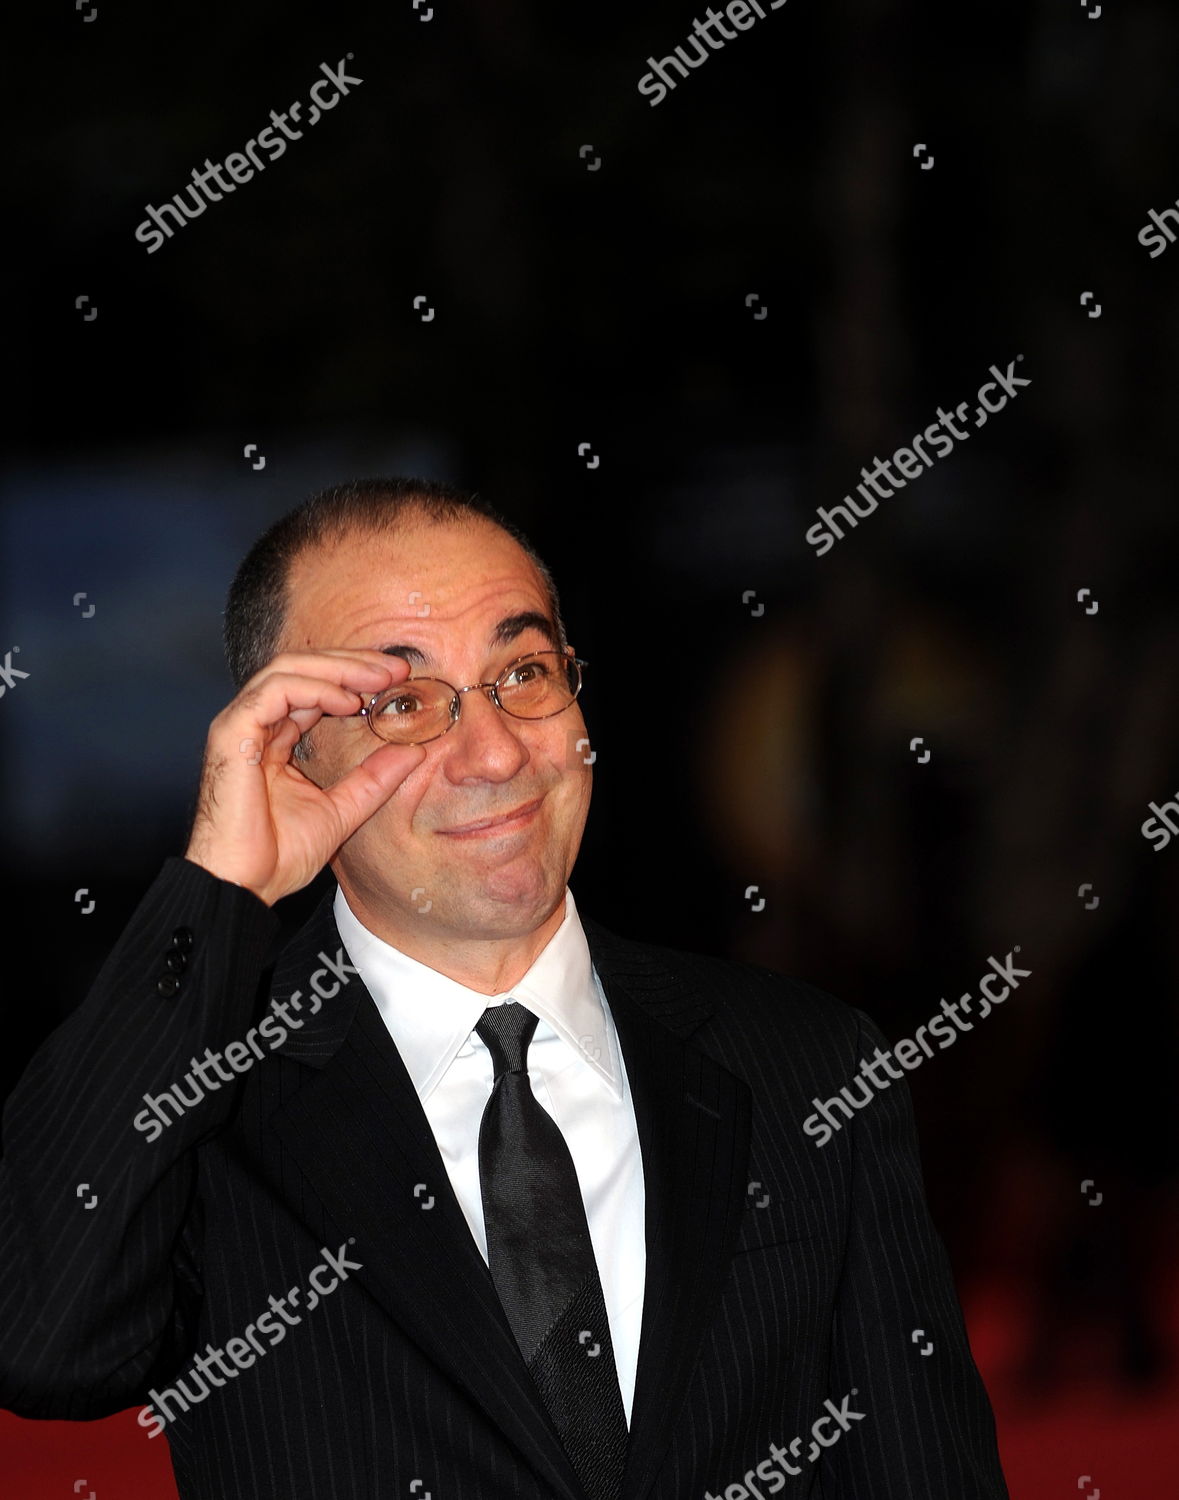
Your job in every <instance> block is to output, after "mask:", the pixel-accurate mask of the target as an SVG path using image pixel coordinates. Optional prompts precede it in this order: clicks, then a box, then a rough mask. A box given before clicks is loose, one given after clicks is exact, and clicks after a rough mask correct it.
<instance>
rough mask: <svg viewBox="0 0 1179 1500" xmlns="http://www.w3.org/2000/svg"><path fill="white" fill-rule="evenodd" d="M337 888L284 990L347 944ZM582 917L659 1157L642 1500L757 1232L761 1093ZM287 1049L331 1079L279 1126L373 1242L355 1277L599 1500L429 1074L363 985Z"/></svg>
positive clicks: (557, 1485) (637, 1470) (556, 1488)
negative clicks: (467, 1194) (732, 1272)
mask: <svg viewBox="0 0 1179 1500" xmlns="http://www.w3.org/2000/svg"><path fill="white" fill-rule="evenodd" d="M333 895H334V892H333V893H331V894H329V895H328V896H326V897H325V898H324V901H323V902H322V903H321V904H320V906H319V907H318V908H317V909H316V911H315V913H314V914H313V916H312V918H311V920H310V921H309V922H308V923H307V925H306V926H305V927H304V928H303V929H302V930H301V931H300V932H299V933H298V934H297V935H296V936H295V938H294V939H292V941H291V942H290V943H289V944H288V946H287V947H286V948H285V949H284V951H283V954H282V957H281V959H280V962H279V964H278V967H277V968H276V971H275V974H274V978H273V985H272V996H273V997H274V998H276V999H279V1000H285V999H289V997H290V996H291V995H292V994H295V993H301V994H302V996H303V997H306V996H307V991H308V987H309V981H310V976H311V974H312V973H314V972H315V971H316V970H317V969H320V968H322V964H323V959H322V957H321V955H327V956H328V957H334V956H335V955H336V954H337V952H338V950H340V948H341V944H340V938H339V933H338V931H337V929H336V924H335V920H334V917H333V915H332V906H331V903H332V896H333ZM582 925H583V928H584V929H585V933H586V938H587V941H588V942H589V945H590V954H591V957H592V959H593V962H594V967H595V968H596V969H597V971H598V974H599V976H600V978H601V980H602V984H603V988H604V989H605V992H606V997H607V1000H608V1002H609V1005H610V1010H611V1014H612V1015H613V1017H614V1022H615V1025H616V1027H617V1029H618V1035H619V1042H620V1045H621V1048H622V1053H623V1058H624V1060H625V1064H626V1071H627V1078H628V1080H629V1084H630V1089H631V1094H632V1098H633V1102H634V1109H635V1119H636V1123H637V1127H638V1134H639V1142H640V1148H641V1151H642V1157H643V1177H644V1185H645V1196H646V1214H645V1220H646V1222H645V1231H646V1246H647V1267H646V1283H645V1290H644V1298H643V1322H642V1335H641V1342H640V1346H639V1360H638V1372H637V1379H636V1386H635V1400H634V1408H633V1411H632V1414H631V1428H630V1440H629V1445H628V1454H627V1467H626V1477H625V1480H624V1486H623V1495H624V1497H625V1500H642V1497H643V1496H644V1495H645V1494H646V1493H647V1491H648V1490H649V1489H650V1487H651V1485H652V1484H653V1482H654V1480H655V1476H656V1474H657V1473H658V1470H659V1466H660V1464H661V1462H662V1460H663V1457H664V1455H665V1453H666V1450H667V1447H668V1444H669V1443H670V1441H671V1436H672V1430H673V1427H674V1424H675V1420H676V1417H677V1414H678V1412H679V1410H680V1408H681V1406H682V1404H683V1401H684V1398H685V1396H686V1394H687V1388H688V1383H689V1381H690V1379H691V1376H692V1372H693V1370H694V1369H695V1366H696V1362H697V1360H698V1357H699V1352H700V1347H701V1344H702V1342H703V1340H704V1337H705V1335H706V1332H707V1329H708V1327H709V1324H710V1321H711V1316H712V1313H713V1311H714V1309H715V1306H716V1303H717V1300H718V1298H719V1296H720V1290H721V1286H722V1284H723V1281H724V1278H725V1275H726V1273H727V1270H728V1266H729V1263H730V1260H731V1257H732V1248H733V1245H734V1242H735V1239H736V1236H737V1233H738V1230H739V1227H740V1222H741V1216H742V1212H743V1209H744V1203H745V1186H746V1177H747V1171H748V1159H749V1133H750V1094H749V1089H748V1086H747V1085H746V1084H745V1083H744V1082H743V1081H742V1080H740V1079H739V1078H737V1077H735V1076H734V1075H733V1074H732V1073H730V1072H728V1071H727V1070H726V1069H725V1068H723V1067H721V1066H720V1065H719V1064H718V1063H716V1062H714V1061H713V1060H712V1059H711V1058H710V1057H708V1056H707V1055H706V1054H705V1053H703V1052H701V1051H700V1050H699V1049H698V1048H696V1047H694V1046H692V1045H691V1044H690V1042H689V1041H688V1040H687V1038H688V1037H689V1036H690V1035H691V1033H692V1032H693V1031H695V1030H696V1029H697V1028H698V1027H699V1026H700V1025H701V1024H702V1023H703V1021H704V1020H706V1019H707V1017H708V1016H709V1014H710V1013H711V1007H710V1005H708V1004H707V1002H705V1001H703V1000H702V999H701V997H700V996H698V995H697V994H696V993H695V992H694V990H692V988H691V987H690V986H689V985H686V984H685V982H684V980H683V978H682V977H680V976H676V975H673V974H672V973H671V972H670V971H669V970H668V969H666V968H665V967H664V966H663V964H662V963H660V961H659V960H658V958H657V956H655V955H654V954H653V953H651V952H650V951H649V950H647V949H645V948H644V947H643V945H641V944H637V943H630V942H626V941H625V940H623V939H619V938H617V937H615V935H614V934H612V933H610V932H609V931H608V930H607V929H605V928H602V927H599V926H598V924H597V923H595V922H591V921H589V920H588V919H586V918H585V917H584V916H583V917H582ZM329 977H330V976H329ZM302 1004H303V1014H306V1013H307V1001H306V998H304V999H303V1001H302ZM277 1051H278V1052H279V1054H280V1055H282V1056H285V1057H287V1058H290V1059H292V1060H298V1061H299V1062H300V1063H303V1064H305V1065H307V1066H309V1067H311V1068H314V1069H315V1070H316V1073H315V1074H314V1076H312V1077H310V1078H309V1079H307V1078H306V1075H305V1074H304V1075H302V1076H303V1077H304V1079H305V1080H306V1081H304V1082H303V1084H302V1086H301V1087H298V1088H295V1089H289V1088H286V1089H284V1091H283V1093H284V1102H283V1103H282V1104H281V1105H280V1107H279V1108H278V1110H277V1111H276V1112H275V1113H274V1115H273V1116H272V1117H271V1124H272V1126H273V1128H274V1130H275V1131H276V1133H277V1134H278V1136H279V1138H280V1139H281V1140H282V1142H283V1144H284V1146H285V1147H286V1149H287V1150H288V1151H289V1153H290V1155H291V1156H292V1157H293V1158H294V1160H295V1162H296V1163H297V1165H298V1167H299V1168H300V1170H301V1171H302V1172H303V1173H304V1175H305V1176H306V1178H307V1180H308V1182H309V1183H310V1185H311V1187H312V1188H313V1189H314V1192H315V1193H316V1195H317V1196H318V1197H319V1199H320V1201H321V1202H322V1204H323V1205H324V1207H325V1208H326V1209H327V1210H328V1212H329V1214H330V1215H331V1217H332V1218H333V1220H334V1221H335V1222H336V1223H337V1224H338V1226H339V1229H340V1232H341V1234H342V1235H344V1237H345V1238H347V1237H353V1236H354V1237H355V1244H354V1245H353V1246H351V1248H350V1250H349V1254H350V1256H351V1257H352V1258H353V1259H356V1260H359V1261H361V1262H362V1268H361V1269H360V1270H359V1271H356V1272H354V1273H353V1279H354V1280H358V1281H360V1282H361V1283H362V1284H363V1285H364V1286H365V1288H366V1289H367V1290H368V1292H369V1293H370V1294H371V1295H372V1296H373V1298H374V1299H375V1300H376V1301H377V1302H378V1304H379V1305H380V1306H381V1307H382V1308H383V1309H384V1310H385V1312H386V1313H387V1314H388V1315H389V1316H390V1317H391V1318H393V1319H394V1321H395V1322H396V1323H397V1324H398V1325H399V1326H400V1327H401V1328H402V1329H403V1330H404V1331H405V1333H406V1334H407V1336H408V1337H410V1338H411V1339H412V1340H413V1341H414V1342H415V1343H416V1344H417V1345H418V1347H419V1348H420V1349H421V1350H422V1352H423V1353H424V1354H425V1355H426V1357H427V1358H429V1359H431V1360H432V1361H433V1362H434V1363H435V1364H436V1365H437V1366H438V1367H439V1368H440V1369H441V1370H442V1371H444V1373H445V1374H446V1375H447V1376H448V1377H449V1378H450V1379H451V1380H452V1381H453V1382H454V1383H455V1385H456V1386H458V1387H459V1388H460V1389H462V1390H464V1391H465V1392H466V1393H467V1394H468V1395H469V1397H470V1398H471V1399H472V1400H473V1401H474V1402H476V1403H477V1404H478V1406H479V1407H481V1408H482V1410H483V1411H484V1412H485V1413H486V1414H487V1416H488V1419H489V1420H490V1421H491V1422H492V1423H493V1424H494V1425H495V1427H496V1428H497V1429H498V1430H499V1431H500V1432H501V1433H502V1434H503V1436H504V1438H505V1439H506V1440H507V1441H508V1442H510V1443H511V1444H512V1446H513V1447H514V1448H515V1449H516V1451H517V1452H518V1453H519V1455H520V1457H521V1459H522V1461H524V1462H525V1463H527V1464H528V1465H529V1466H530V1467H531V1468H532V1469H534V1470H535V1472H536V1473H537V1474H538V1476H539V1477H540V1479H541V1481H542V1482H543V1483H544V1484H545V1486H546V1487H547V1488H548V1489H549V1491H550V1492H551V1493H552V1494H553V1495H554V1496H555V1497H559V1500H584V1495H583V1492H582V1490H581V1488H580V1486H579V1484H578V1481H577V1478H576V1475H575V1473H574V1471H573V1469H572V1467H571V1465H570V1464H569V1460H568V1458H567V1456H566V1454H565V1451H564V1449H563V1448H562V1446H561V1443H560V1441H559V1439H558V1437H557V1435H556V1432H555V1431H554V1429H553V1427H552V1424H551V1422H550V1420H549V1418H548V1415H547V1413H546V1412H545V1410H544V1407H543V1405H542V1404H541V1401H540V1398H539V1395H538V1394H537V1391H536V1388H535V1386H534V1385H533V1383H532V1380H531V1378H530V1377H529V1375H528V1371H527V1369H526V1367H525V1365H524V1363H523V1360H522V1359H521V1358H520V1354H519V1351H518V1349H517V1347H516V1343H515V1340H514V1338H513V1337H512V1333H511V1329H510V1328H509V1326H508V1323H507V1320H506V1318H505V1317H504V1313H503V1309H502V1307H501V1305H500V1301H499V1297H498V1295H497V1294H496V1291H495V1286H494V1283H493V1282H492V1280H491V1274H490V1272H489V1271H488V1269H487V1266H486V1263H485V1262H484V1260H483V1257H482V1256H481V1255H480V1253H479V1250H478V1247H477V1245H476V1244H475V1241H474V1239H473V1237H472V1235H471V1232H470V1228H469V1227H468V1225H467V1221H466V1219H465V1217H464V1216H463V1212H462V1210H461V1208H460V1207H459V1204H458V1201H457V1199H456V1198H455V1196H454V1193H453V1190H452V1189H451V1187H450V1182H449V1179H448V1177H447V1173H446V1168H445V1165H444V1164H443V1161H442V1157H441V1155H440V1153H439V1151H438V1147H437V1144H436V1142H435V1140H434V1136H433V1132H432V1131H431V1129H430V1126H429V1122H428V1120H427V1119H426V1115H425V1112H424V1110H423V1109H422V1106H421V1102H420V1100H419V1099H418V1097H417V1093H416V1090H415V1089H414V1086H413V1082H412V1080H411V1079H410V1077H409V1074H408V1072H407V1071H406V1068H405V1065H404V1063H403V1062H402V1060H401V1056H400V1054H399V1053H398V1051H397V1048H396V1046H395V1045H394V1043H393V1041H392V1039H391V1038H390V1036H389V1033H388V1031H387V1030H386V1028H385V1025H384V1023H383V1021H382V1020H381V1018H380V1014H379V1012H378V1010H377V1008H376V1005H375V1003H374V1001H373V999H372V997H371V995H370V994H369V992H368V990H367V989H366V987H365V985H364V983H363V981H362V980H361V979H360V978H359V976H357V975H352V976H351V977H350V979H349V981H348V983H347V984H345V985H344V986H342V988H341V990H340V992H339V994H338V995H337V996H335V997H334V998H333V999H330V1000H326V1001H324V1002H323V1004H322V1006H321V1007H320V1008H319V1009H318V1011H317V1013H316V1014H314V1015H307V1019H306V1021H305V1024H304V1025H303V1027H302V1028H301V1029H300V1030H297V1031H293V1032H292V1033H291V1035H290V1036H288V1038H287V1039H286V1041H285V1042H284V1043H283V1044H282V1045H281V1046H280V1047H279V1048H278V1049H277ZM287 1197H288V1201H291V1202H292V1206H293V1207H295V1208H296V1211H298V1203H297V1200H295V1199H294V1198H293V1197H292V1195H290V1194H289V1193H288V1194H287ZM431 1200H432V1201H431ZM333 1248H334V1247H333Z"/></svg>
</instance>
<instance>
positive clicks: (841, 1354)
mask: <svg viewBox="0 0 1179 1500" xmlns="http://www.w3.org/2000/svg"><path fill="white" fill-rule="evenodd" d="M855 1015H856V1017H857V1019H858V1020H859V1022H860V1034H859V1038H858V1043H857V1051H856V1054H855V1057H856V1061H855V1063H854V1064H853V1065H852V1066H853V1067H854V1068H855V1069H857V1070H858V1068H859V1060H860V1059H861V1058H870V1057H872V1056H873V1049H875V1048H877V1047H879V1048H881V1049H885V1050H887V1046H888V1044H887V1042H886V1041H885V1039H884V1037H883V1035H882V1034H881V1033H880V1031H879V1030H878V1028H877V1027H876V1026H875V1025H874V1023H873V1022H872V1021H870V1020H869V1019H868V1017H867V1016H865V1015H863V1014H862V1013H860V1012H858V1011H857V1012H855ZM897 1071H899V1069H898V1070H897ZM877 1072H878V1076H881V1077H882V1078H883V1077H885V1076H887V1075H886V1074H885V1073H884V1072H883V1071H882V1070H881V1069H879V1068H878V1069H877ZM851 1077H852V1075H851V1074H849V1082H850V1080H851ZM846 1128H848V1129H849V1130H851V1132H852V1136H853V1152H854V1161H853V1168H852V1182H851V1190H850V1202H849V1228H848V1238H847V1249H846V1256H845V1260H844V1264H843V1269H842V1274H841V1279H840V1285H839V1291H838V1294H837V1302H836V1311H835V1318H834V1326H833V1330H832V1345H831V1369H830V1386H831V1389H832V1391H833V1392H834V1399H833V1401H832V1403H831V1404H832V1405H833V1406H835V1407H836V1409H837V1410H839V1409H842V1410H843V1420H842V1422H838V1421H837V1420H836V1419H835V1418H832V1419H831V1420H830V1421H829V1422H828V1423H827V1428H826V1431H825V1432H824V1441H825V1442H831V1446H830V1447H829V1448H828V1449H827V1451H826V1452H825V1453H824V1454H823V1457H822V1463H823V1488H822V1494H823V1495H824V1497H825V1500H945V1497H947V1496H951V1495H952V1496H953V1497H954V1500H1007V1486H1006V1483H1005V1482H1004V1479H1003V1471H1002V1469H1001V1467H1000V1464H999V1454H998V1448H997V1445H996V1439H995V1423H994V1418H993V1416H992V1414H991V1407H990V1403H989V1401H988V1399H987V1394H986V1391H985V1389H984V1388H983V1383H982V1379H981V1377H980V1376H979V1373H978V1369H977V1367H976V1366H975V1363H974V1360H973V1358H972V1356H971V1353H970V1346H969V1343H968V1341H967V1336H966V1328H965V1325H964V1323H963V1320H962V1313H961V1309H960V1308H959V1305H958V1299H957V1295H956V1293H955V1290H954V1283H953V1278H952V1276H951V1272H950V1265H949V1260H948V1257H947V1255H946V1251H945V1248H944V1246H943V1245H942V1242H941V1239H940V1238H939V1236H938V1234H937V1231H936V1230H935V1229H934V1227H933V1224H932V1222H931V1220H930V1217H929V1211H928V1209H927V1208H926V1205H925V1195H924V1191H923V1187H922V1180H921V1166H920V1160H919V1156H918V1150H917V1137H916V1131H915V1128H914V1122H913V1107H912V1102H911V1099H910V1095H909V1088H908V1084H907V1082H906V1081H905V1079H904V1078H903V1077H901V1078H899V1079H896V1080H893V1081H890V1082H889V1084H888V1087H887V1088H884V1089H882V1090H881V1091H880V1092H878V1093H877V1094H876V1095H875V1096H874V1097H873V1098H872V1099H871V1100H870V1102H869V1103H867V1104H866V1105H865V1106H864V1107H863V1108H861V1109H859V1110H858V1111H857V1113H856V1115H855V1117H854V1119H853V1120H852V1121H849V1122H848V1125H847V1127H846ZM918 1333H919V1334H920V1336H918ZM931 1345H932V1348H930V1346H931ZM852 1392H854V1394H851V1393H852ZM845 1396H850V1400H849V1401H848V1402H847V1403H846V1405H844V1397H845ZM853 1412H854V1413H859V1414H862V1415H857V1416H853V1415H852V1413H853ZM837 1428H838V1429H839V1440H838V1441H837V1442H834V1441H831V1440H832V1438H833V1436H834V1434H835V1431H836V1429H837Z"/></svg>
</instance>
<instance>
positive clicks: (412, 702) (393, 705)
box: [377, 693, 427, 719]
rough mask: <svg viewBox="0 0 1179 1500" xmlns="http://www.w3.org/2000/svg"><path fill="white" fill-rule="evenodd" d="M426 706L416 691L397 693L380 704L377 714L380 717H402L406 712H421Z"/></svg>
mask: <svg viewBox="0 0 1179 1500" xmlns="http://www.w3.org/2000/svg"><path fill="white" fill-rule="evenodd" d="M426 706H427V705H426V704H424V703H423V702H422V700H421V699H420V698H419V697H418V696H417V694H416V693H398V694H397V696H396V697H395V698H390V699H389V701H388V702H387V703H385V704H382V706H381V708H380V709H379V710H378V715H377V716H378V717H379V718H382V719H386V718H388V719H398V718H404V717H405V716H406V715H407V714H416V713H422V712H423V711H424V710H425V708H426Z"/></svg>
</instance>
